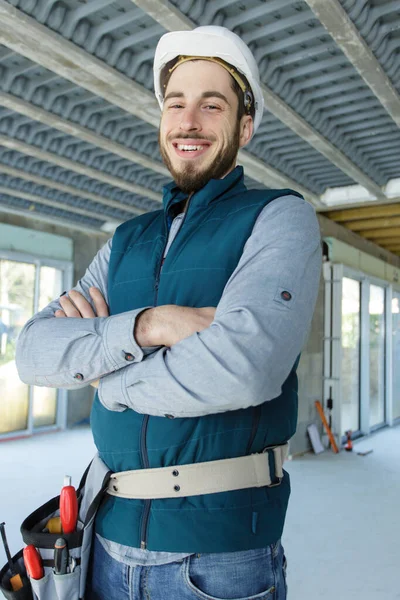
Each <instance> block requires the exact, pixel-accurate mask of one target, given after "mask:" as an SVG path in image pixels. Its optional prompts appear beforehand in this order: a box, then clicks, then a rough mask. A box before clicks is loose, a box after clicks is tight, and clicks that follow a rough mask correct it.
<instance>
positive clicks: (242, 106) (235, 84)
mask: <svg viewBox="0 0 400 600" xmlns="http://www.w3.org/2000/svg"><path fill="white" fill-rule="evenodd" d="M240 76H241V77H242V79H243V81H244V82H245V84H246V88H247V89H250V86H249V82H248V81H247V79H246V77H245V76H244V75H242V73H241V74H240ZM231 87H232V90H233V91H234V92H235V94H236V96H237V99H238V115H237V117H238V121H240V119H241V118H242V117H243V115H250V116H251V118H252V119H253V121H254V116H255V113H256V108H255V106H254V95H253V93H252V94H251V95H252V98H253V101H252V103H251V106H250V111H248V110H247V109H246V106H245V104H244V93H243V92H242V90H241V89H240V86H239V84H238V82H237V81H236V79H234V78H233V77H231Z"/></svg>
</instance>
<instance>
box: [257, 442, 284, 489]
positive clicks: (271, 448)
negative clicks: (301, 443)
mask: <svg viewBox="0 0 400 600" xmlns="http://www.w3.org/2000/svg"><path fill="white" fill-rule="evenodd" d="M283 445H284V444H274V445H273V446H265V448H263V449H262V451H261V454H266V453H267V452H268V450H273V449H274V448H278V446H283ZM274 466H275V457H274ZM274 476H275V477H276V475H275V474H274ZM276 479H277V480H278V481H276V482H275V483H270V484H269V485H266V486H265V487H267V488H274V487H279V486H280V485H281V483H282V481H283V477H276Z"/></svg>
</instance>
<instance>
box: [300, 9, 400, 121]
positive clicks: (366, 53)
mask: <svg viewBox="0 0 400 600" xmlns="http://www.w3.org/2000/svg"><path fill="white" fill-rule="evenodd" d="M305 1H306V2H307V4H308V6H309V7H310V8H311V10H312V11H313V12H314V14H315V16H316V17H317V19H318V20H319V21H320V22H321V23H322V25H323V26H324V27H325V29H326V30H327V31H328V33H329V35H330V36H331V37H332V38H333V39H334V40H335V42H336V43H337V45H338V46H339V48H340V49H341V50H342V51H343V53H344V54H345V55H346V56H347V58H348V59H349V61H350V62H351V63H352V65H353V66H354V67H355V68H356V69H357V71H358V73H359V74H360V75H361V77H362V78H363V80H364V81H365V83H366V84H367V85H368V86H369V87H370V88H371V90H372V92H373V94H374V95H375V96H376V97H377V98H378V100H379V102H380V103H381V104H382V106H383V107H384V108H385V110H386V111H387V112H388V114H389V115H390V116H391V117H392V119H393V121H394V122H395V123H396V124H397V125H398V126H399V127H400V96H399V94H398V93H397V91H396V89H395V87H394V86H393V84H392V82H391V81H390V79H389V77H388V76H387V75H386V73H385V72H384V70H383V69H382V67H381V65H380V64H379V62H378V60H377V59H376V58H375V56H374V54H373V52H372V51H371V49H370V48H369V47H368V44H366V42H365V40H364V39H363V37H362V36H361V34H360V32H359V31H358V29H357V27H356V26H355V25H354V23H353V22H352V21H351V19H350V17H349V15H348V14H347V13H346V11H345V10H344V8H343V7H342V5H341V4H340V2H339V1H338V0H329V2H327V1H326V0H305Z"/></svg>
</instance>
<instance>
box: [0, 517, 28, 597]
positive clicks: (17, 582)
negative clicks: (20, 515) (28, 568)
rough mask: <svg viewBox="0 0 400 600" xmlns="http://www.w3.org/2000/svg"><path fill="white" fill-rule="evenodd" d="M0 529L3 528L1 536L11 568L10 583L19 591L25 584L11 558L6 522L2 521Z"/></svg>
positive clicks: (13, 588)
mask: <svg viewBox="0 0 400 600" xmlns="http://www.w3.org/2000/svg"><path fill="white" fill-rule="evenodd" d="M0 530H1V537H2V540H3V545H4V550H5V551H6V556H7V560H8V566H9V568H10V573H11V577H10V585H11V587H12V590H13V592H17V591H18V590H20V589H22V588H23V586H24V584H23V583H22V578H21V575H20V574H19V573H18V570H17V568H16V565H15V564H14V563H13V561H12V558H11V553H10V548H9V547H8V542H7V538H6V530H5V523H0Z"/></svg>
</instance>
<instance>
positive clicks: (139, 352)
mask: <svg viewBox="0 0 400 600" xmlns="http://www.w3.org/2000/svg"><path fill="white" fill-rule="evenodd" d="M179 224H180V223H179V219H178V221H177V222H176V223H174V224H173V227H172V228H171V231H170V240H169V241H171V239H172V237H173V236H174V235H176V234H177V235H179V233H177V231H176V229H177V225H179ZM174 225H175V227H174ZM111 246H112V240H109V241H108V243H107V244H106V245H105V246H104V247H103V248H102V249H101V250H100V251H99V252H98V254H97V255H96V257H95V258H94V260H93V261H92V263H91V265H90V266H89V268H88V269H87V271H86V273H85V275H84V277H83V278H82V279H81V280H80V281H79V282H78V284H77V285H76V287H75V288H74V289H76V290H77V291H78V292H81V293H82V294H83V295H84V296H85V297H86V298H87V299H88V300H89V301H90V296H89V293H88V290H89V287H90V286H95V287H97V288H99V289H100V291H101V292H102V294H103V296H104V298H105V299H106V301H107V300H108V298H107V276H108V262H109V256H110V251H111ZM321 261H322V256H321V240H320V232H319V226H318V220H317V218H316V214H315V210H314V208H313V207H312V206H311V204H309V203H308V202H306V201H304V200H302V199H299V198H297V197H295V196H285V197H281V198H278V199H277V200H274V201H272V202H271V203H269V204H268V205H267V206H266V207H265V208H264V209H263V210H262V212H261V214H260V216H259V217H258V219H257V221H256V223H255V226H254V228H253V232H252V234H251V236H250V237H249V239H248V240H247V242H246V245H245V247H244V251H243V254H242V257H241V259H240V261H239V264H238V266H237V268H236V269H235V271H234V272H233V274H232V276H231V277H230V279H229V281H228V282H227V284H226V287H225V289H224V292H223V295H222V297H221V300H220V302H219V303H218V306H217V310H216V314H215V319H214V321H213V323H212V324H211V326H210V327H208V328H207V329H205V330H203V331H201V332H200V333H196V334H194V335H192V336H190V337H188V338H186V339H184V340H182V341H181V342H179V343H178V344H176V345H174V346H173V347H171V348H167V347H161V348H153V349H142V348H140V346H139V345H138V344H137V343H136V340H135V338H134V335H133V331H134V325H135V318H136V316H137V315H138V314H139V313H140V312H141V311H142V310H143V309H144V308H146V307H143V308H140V309H137V310H133V311H128V312H125V313H122V314H119V315H114V316H110V317H96V318H93V319H75V318H68V319H56V318H54V312H55V311H56V310H57V309H59V308H60V304H59V301H58V300H55V301H53V302H52V303H51V304H49V305H48V306H47V307H46V308H45V309H44V310H42V311H41V312H39V313H37V314H36V315H35V316H34V317H33V318H32V319H30V320H29V321H28V323H27V324H26V325H25V327H24V329H23V330H22V332H21V334H20V336H19V339H18V344H17V356H16V358H17V367H18V371H19V375H20V377H21V379H22V380H23V381H24V382H26V383H29V384H33V385H39V386H48V387H60V388H67V389H73V388H80V387H83V386H85V385H88V384H89V383H90V382H91V381H94V380H96V379H99V378H101V381H100V386H99V397H100V401H101V402H102V403H103V404H104V405H105V406H106V407H107V408H109V409H111V410H117V411H121V410H125V409H126V407H129V408H132V409H133V410H135V411H137V412H140V413H146V414H150V415H155V416H164V415H166V414H168V415H172V416H175V417H191V416H192V417H194V416H201V415H206V414H211V413H216V412H224V411H229V410H236V409H238V408H245V407H248V406H252V405H257V404H260V403H261V402H265V401H267V400H271V399H273V398H276V397H277V396H279V395H280V393H281V386H282V384H283V382H284V381H285V379H286V378H287V376H288V374H289V372H290V370H291V369H292V367H293V364H294V362H295V360H296V358H297V356H298V354H299V353H300V352H301V349H302V347H303V345H304V343H305V341H306V338H307V335H308V332H309V328H310V324H311V320H312V315H313V311H314V306H315V302H316V298H317V293H318V286H319V278H320V271H321ZM284 291H288V292H289V293H290V295H291V299H290V300H285V299H284V298H283V297H282V295H281V294H282V292H284ZM285 296H286V297H287V295H285ZM126 353H130V354H132V355H133V356H134V357H135V358H134V361H133V362H127V360H126V358H125V354H126ZM77 373H79V374H81V375H82V376H83V378H84V379H83V380H82V381H79V380H77V379H76V374H77Z"/></svg>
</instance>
